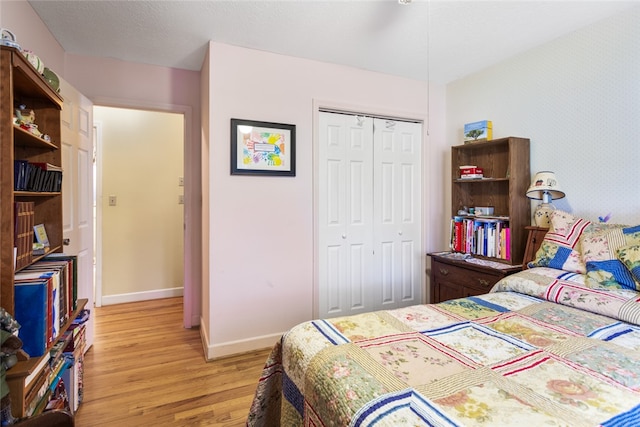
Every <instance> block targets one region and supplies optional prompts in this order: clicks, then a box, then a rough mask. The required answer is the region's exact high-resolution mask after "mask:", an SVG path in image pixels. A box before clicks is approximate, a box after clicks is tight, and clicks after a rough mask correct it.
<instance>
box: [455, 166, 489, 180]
mask: <svg viewBox="0 0 640 427" xmlns="http://www.w3.org/2000/svg"><path fill="white" fill-rule="evenodd" d="M483 177H484V170H483V169H482V168H481V167H478V166H473V165H466V166H460V179H480V178H483Z"/></svg>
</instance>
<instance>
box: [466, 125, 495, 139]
mask: <svg viewBox="0 0 640 427" xmlns="http://www.w3.org/2000/svg"><path fill="white" fill-rule="evenodd" d="M492 138H493V123H492V122H491V120H481V121H479V122H473V123H467V124H465V125H464V143H465V144H468V143H470V142H477V141H488V140H490V139H492Z"/></svg>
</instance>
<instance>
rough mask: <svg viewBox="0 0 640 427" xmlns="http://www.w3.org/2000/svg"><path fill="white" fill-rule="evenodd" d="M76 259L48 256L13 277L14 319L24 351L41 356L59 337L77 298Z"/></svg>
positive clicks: (55, 255)
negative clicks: (18, 328) (17, 324)
mask: <svg viewBox="0 0 640 427" xmlns="http://www.w3.org/2000/svg"><path fill="white" fill-rule="evenodd" d="M76 276H77V266H76V257H75V256H66V255H64V254H51V255H49V256H47V257H45V258H43V259H42V260H40V261H38V262H36V263H34V264H32V265H30V266H28V267H26V268H24V269H23V270H21V271H19V272H17V273H16V274H15V288H14V304H15V319H16V320H17V321H18V323H20V325H21V327H20V331H19V337H20V339H21V340H22V343H23V347H22V348H23V350H24V351H26V352H27V353H28V354H29V356H31V357H40V356H42V355H43V354H45V352H46V351H47V349H48V348H49V347H50V345H51V344H52V343H53V342H54V341H55V340H56V339H57V338H58V332H59V330H60V327H61V326H63V325H64V324H65V323H66V322H67V321H68V320H69V317H70V316H71V314H72V313H73V311H74V309H75V307H76V299H77V279H76Z"/></svg>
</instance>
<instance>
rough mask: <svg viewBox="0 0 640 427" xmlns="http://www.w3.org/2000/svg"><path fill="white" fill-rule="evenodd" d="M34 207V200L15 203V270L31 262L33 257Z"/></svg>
mask: <svg viewBox="0 0 640 427" xmlns="http://www.w3.org/2000/svg"><path fill="white" fill-rule="evenodd" d="M34 209H35V205H34V202H15V204H14V218H13V221H14V222H13V223H14V237H13V241H14V242H15V243H14V247H15V270H19V269H21V268H23V267H25V266H27V265H29V264H31V261H32V259H33V257H32V249H33V226H34V225H35V221H34Z"/></svg>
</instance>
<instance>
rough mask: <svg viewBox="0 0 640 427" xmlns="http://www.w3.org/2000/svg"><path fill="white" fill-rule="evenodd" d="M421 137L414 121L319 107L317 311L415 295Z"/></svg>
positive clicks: (383, 304)
mask: <svg viewBox="0 0 640 427" xmlns="http://www.w3.org/2000/svg"><path fill="white" fill-rule="evenodd" d="M421 141H422V125H421V124H419V123H412V122H405V121H395V120H384V119H377V118H375V119H374V118H372V117H364V116H355V115H349V114H339V113H328V112H321V113H320V120H319V147H318V222H317V227H318V230H317V233H318V234H317V236H318V240H317V244H318V246H317V257H318V259H317V266H318V297H319V298H318V299H319V301H318V304H319V306H318V313H319V316H320V317H336V316H345V315H351V314H357V313H364V312H368V311H373V310H378V309H390V308H397V307H403V306H407V305H413V304H419V303H420V302H421V299H422V293H421V290H422V285H423V282H422V276H423V274H422V258H423V253H422V252H423V251H422V245H421V235H422V228H421V218H422V215H421V209H422V204H421V192H422V187H421V175H422V174H421V164H422V161H421V158H422V157H421V152H422V150H421V145H422V143H421Z"/></svg>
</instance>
